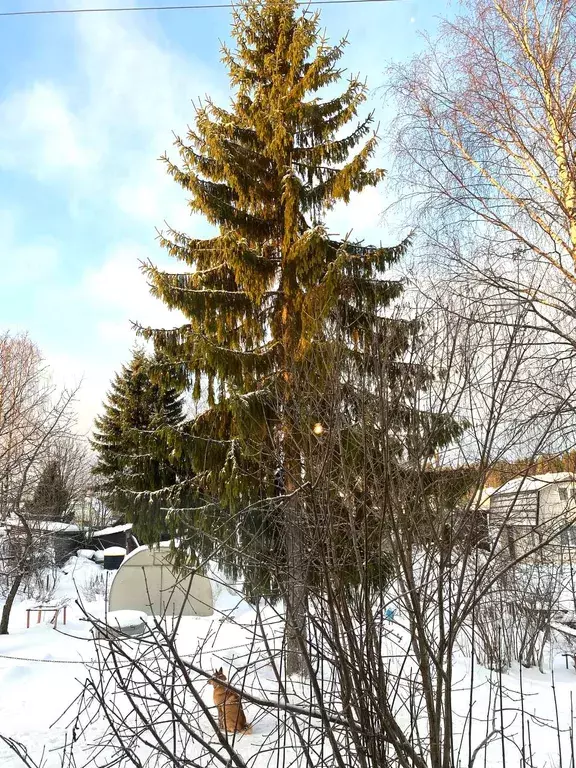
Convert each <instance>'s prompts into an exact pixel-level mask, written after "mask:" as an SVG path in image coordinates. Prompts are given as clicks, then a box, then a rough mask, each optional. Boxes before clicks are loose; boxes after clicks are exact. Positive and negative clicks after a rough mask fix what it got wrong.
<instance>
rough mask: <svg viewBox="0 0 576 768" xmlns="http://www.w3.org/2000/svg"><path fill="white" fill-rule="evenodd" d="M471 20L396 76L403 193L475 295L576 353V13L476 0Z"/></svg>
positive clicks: (533, 0) (567, 6)
mask: <svg viewBox="0 0 576 768" xmlns="http://www.w3.org/2000/svg"><path fill="white" fill-rule="evenodd" d="M461 10H462V13H461V15H459V16H457V17H456V18H455V19H454V20H453V21H445V22H444V23H443V24H442V26H441V28H440V33H439V36H438V38H437V39H435V40H428V43H427V47H426V50H425V52H424V53H422V54H421V55H419V56H417V57H416V58H414V59H413V60H412V61H411V62H410V63H409V64H406V65H398V66H396V67H394V68H392V70H391V73H390V87H391V90H392V92H393V93H394V95H395V96H396V100H397V104H398V112H399V116H398V119H397V124H396V130H395V131H394V149H395V151H396V154H397V156H398V159H399V165H398V173H399V176H400V178H401V179H402V189H403V192H406V190H407V187H406V185H407V184H408V185H409V186H410V188H411V190H412V193H413V197H412V202H413V203H414V204H415V205H414V207H413V209H412V213H417V214H419V222H420V224H421V226H422V229H423V231H425V232H426V233H427V234H428V236H429V238H428V243H426V245H428V246H431V247H434V258H436V259H437V258H438V253H439V251H442V252H443V253H444V254H445V256H446V257H447V263H448V265H449V267H450V268H451V272H452V275H451V276H452V278H453V277H454V274H456V275H460V276H462V280H463V284H464V285H463V287H464V288H466V287H467V285H468V284H469V282H470V280H471V279H473V277H474V276H476V277H478V278H480V279H481V280H482V281H484V282H487V283H488V284H490V285H491V286H492V287H493V289H494V291H493V295H492V300H493V301H494V302H495V305H496V308H497V309H498V307H499V306H500V305H501V303H502V301H503V300H504V299H508V300H512V301H516V302H518V301H519V302H521V303H523V304H525V305H526V306H528V307H529V308H530V310H531V318H530V319H531V321H532V322H533V323H534V324H536V325H537V326H538V327H540V328H543V329H544V328H547V329H549V330H552V331H553V332H554V333H555V334H556V335H557V337H560V338H562V339H564V340H567V341H568V342H569V343H570V345H572V346H573V344H574V340H575V338H576V335H575V326H574V320H575V319H576V313H575V311H574V292H575V289H576V150H575V147H576V87H575V82H576V48H575V46H574V39H575V38H576V3H574V0H464V2H462V4H461ZM412 221H413V220H412ZM463 266H464V267H465V270H464V274H463V275H462V267H463Z"/></svg>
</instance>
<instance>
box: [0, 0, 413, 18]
mask: <svg viewBox="0 0 576 768" xmlns="http://www.w3.org/2000/svg"><path fill="white" fill-rule="evenodd" d="M402 1H403V0H303V1H302V2H297V3H296V5H347V4H350V3H398V2H402ZM236 5H237V3H204V4H199V5H142V6H127V7H124V8H114V7H111V8H47V9H44V10H39V11H0V16H56V15H64V14H73V13H121V12H126V11H127V12H130V11H198V10H202V9H208V8H234V7H235V6H236Z"/></svg>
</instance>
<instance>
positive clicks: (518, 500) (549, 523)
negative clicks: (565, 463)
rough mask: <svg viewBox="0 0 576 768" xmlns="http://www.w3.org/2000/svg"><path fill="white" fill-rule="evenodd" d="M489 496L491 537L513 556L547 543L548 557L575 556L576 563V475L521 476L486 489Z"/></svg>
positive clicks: (487, 500) (551, 473)
mask: <svg viewBox="0 0 576 768" xmlns="http://www.w3.org/2000/svg"><path fill="white" fill-rule="evenodd" d="M489 491H491V492H489ZM486 497H487V498H486V504H487V506H488V508H489V527H490V534H491V537H492V539H493V540H497V541H499V542H500V543H501V544H502V545H505V546H507V547H508V548H509V549H510V553H511V555H512V556H513V557H517V556H518V555H520V554H522V553H524V552H526V551H528V550H529V549H532V548H533V547H536V546H538V545H539V544H542V543H546V550H545V552H544V551H543V554H544V555H545V556H546V558H547V559H553V560H557V559H558V557H561V558H562V559H564V558H565V557H569V558H570V560H571V559H572V557H574V562H575V563H576V475H575V474H573V473H571V472H550V473H548V474H544V475H522V476H521V477H516V478H514V479H513V480H509V481H508V482H507V483H504V485H502V486H500V487H499V488H496V489H493V490H492V489H486ZM572 548H574V549H572Z"/></svg>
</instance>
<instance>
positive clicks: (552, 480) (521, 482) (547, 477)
mask: <svg viewBox="0 0 576 768" xmlns="http://www.w3.org/2000/svg"><path fill="white" fill-rule="evenodd" d="M575 480H576V476H575V475H574V473H573V472H548V473H546V474H544V475H521V476H520V477H515V478H513V479H512V480H508V482H507V483H504V485H501V486H500V488H498V489H497V490H496V491H495V493H497V494H501V493H519V492H520V493H525V492H534V491H540V490H541V489H542V488H545V487H546V486H548V485H554V484H556V483H567V482H574V481H575Z"/></svg>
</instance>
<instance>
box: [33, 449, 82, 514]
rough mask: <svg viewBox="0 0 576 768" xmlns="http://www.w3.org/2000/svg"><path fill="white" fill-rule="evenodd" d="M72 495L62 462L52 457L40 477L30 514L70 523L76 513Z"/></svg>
mask: <svg viewBox="0 0 576 768" xmlns="http://www.w3.org/2000/svg"><path fill="white" fill-rule="evenodd" d="M71 496H72V494H71V492H70V489H69V487H68V484H67V482H66V478H65V477H64V472H63V467H62V465H61V463H60V462H59V461H58V459H52V460H50V461H48V463H47V464H46V466H45V467H44V468H43V470H42V472H41V474H40V477H39V478H38V483H37V485H36V488H35V489H34V496H33V497H32V501H31V503H30V507H29V514H30V516H31V517H35V518H37V519H39V520H50V521H55V522H59V523H68V522H70V521H71V520H72V517H73V514H74V512H73V510H72V509H71V508H70V502H71Z"/></svg>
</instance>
